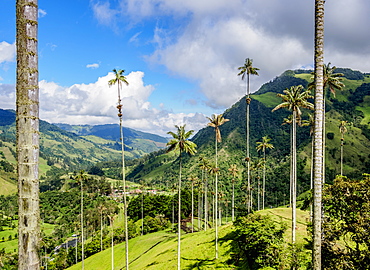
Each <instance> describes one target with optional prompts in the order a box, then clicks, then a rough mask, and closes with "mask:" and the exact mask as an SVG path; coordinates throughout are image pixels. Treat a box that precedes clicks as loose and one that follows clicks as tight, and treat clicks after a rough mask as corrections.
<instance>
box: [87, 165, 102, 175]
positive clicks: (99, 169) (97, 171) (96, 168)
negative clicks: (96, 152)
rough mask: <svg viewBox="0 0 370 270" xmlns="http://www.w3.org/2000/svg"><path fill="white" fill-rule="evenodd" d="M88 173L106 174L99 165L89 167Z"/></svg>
mask: <svg viewBox="0 0 370 270" xmlns="http://www.w3.org/2000/svg"><path fill="white" fill-rule="evenodd" d="M88 173H89V174H92V175H99V176H103V175H104V171H103V170H102V168H99V167H98V166H92V167H91V168H90V169H89V171H88Z"/></svg>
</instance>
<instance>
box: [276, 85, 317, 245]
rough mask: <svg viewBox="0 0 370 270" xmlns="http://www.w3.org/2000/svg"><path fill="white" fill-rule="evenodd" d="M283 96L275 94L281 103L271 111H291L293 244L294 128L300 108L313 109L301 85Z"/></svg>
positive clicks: (295, 194)
mask: <svg viewBox="0 0 370 270" xmlns="http://www.w3.org/2000/svg"><path fill="white" fill-rule="evenodd" d="M283 92H284V94H277V95H278V96H279V97H281V98H282V100H283V102H282V103H280V104H279V105H277V106H276V107H275V108H274V109H272V111H276V110H278V109H281V108H287V109H289V110H291V111H292V113H293V116H292V145H291V147H292V157H291V160H292V170H291V172H292V177H291V181H292V183H291V187H292V196H291V197H292V243H295V227H296V196H297V191H296V187H297V150H296V145H297V142H296V140H297V139H296V133H297V132H296V128H297V122H298V123H299V124H300V122H301V115H302V112H301V109H300V108H301V107H302V108H307V109H311V110H312V109H313V104H312V103H310V102H308V101H307V99H309V98H312V96H311V95H310V91H309V90H304V88H303V86H302V85H298V86H292V87H290V89H288V88H287V89H285V90H284V91H283Z"/></svg>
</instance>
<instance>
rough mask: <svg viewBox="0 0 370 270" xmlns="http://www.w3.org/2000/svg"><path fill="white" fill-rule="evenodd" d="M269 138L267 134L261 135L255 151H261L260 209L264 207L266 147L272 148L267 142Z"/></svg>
mask: <svg viewBox="0 0 370 270" xmlns="http://www.w3.org/2000/svg"><path fill="white" fill-rule="evenodd" d="M269 141H271V139H270V138H269V137H268V136H264V137H262V142H257V147H256V149H257V152H259V151H262V152H263V180H262V209H265V188H266V149H273V148H274V146H273V145H272V144H271V143H269Z"/></svg>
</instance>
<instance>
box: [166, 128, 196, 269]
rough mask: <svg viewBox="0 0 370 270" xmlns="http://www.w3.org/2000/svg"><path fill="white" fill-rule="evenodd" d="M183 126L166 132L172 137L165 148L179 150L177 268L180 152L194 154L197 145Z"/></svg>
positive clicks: (179, 242) (178, 253)
mask: <svg viewBox="0 0 370 270" xmlns="http://www.w3.org/2000/svg"><path fill="white" fill-rule="evenodd" d="M185 126H186V125H183V126H177V125H175V127H176V128H177V132H176V133H174V132H172V131H169V132H167V134H170V135H171V136H172V137H173V139H171V140H170V141H169V142H168V143H167V146H169V148H168V149H167V152H170V151H180V154H179V163H180V165H179V184H178V196H179V198H178V204H179V209H178V216H177V217H178V220H177V222H178V226H177V228H178V232H177V234H178V240H177V269H178V270H180V269H181V170H182V153H187V154H189V155H194V154H195V153H196V152H197V150H196V147H197V145H196V144H195V143H194V142H192V141H189V140H188V139H189V137H190V136H191V135H192V134H193V133H194V130H189V131H185Z"/></svg>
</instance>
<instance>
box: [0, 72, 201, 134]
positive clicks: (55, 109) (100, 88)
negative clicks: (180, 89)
mask: <svg viewBox="0 0 370 270" xmlns="http://www.w3.org/2000/svg"><path fill="white" fill-rule="evenodd" d="M143 77H144V73H143V72H140V71H136V72H131V73H130V74H128V75H127V76H126V78H127V81H128V82H129V85H128V86H123V87H122V91H121V99H122V105H123V109H122V113H123V123H124V125H125V126H127V127H130V128H134V129H138V130H141V131H145V132H151V133H155V134H160V135H166V133H167V131H169V130H171V129H173V126H174V125H181V124H184V123H185V124H187V125H188V128H192V129H195V130H198V129H199V128H202V127H204V125H205V123H206V118H205V116H204V115H202V114H193V113H190V114H183V113H180V114H175V113H172V112H171V111H167V110H166V109H165V108H164V106H163V107H162V106H161V108H159V109H157V108H152V106H151V103H150V102H149V101H148V99H149V96H150V95H151V93H152V92H153V91H154V90H155V89H154V87H153V86H152V85H145V84H144V82H143ZM113 78H114V74H113V73H112V72H110V73H108V75H106V76H104V77H100V78H98V80H97V81H96V82H94V83H91V84H74V85H72V86H70V87H63V86H60V85H58V84H56V83H54V82H47V81H40V83H39V86H40V118H41V119H43V120H46V121H49V122H51V123H69V124H93V125H94V124H106V123H118V117H117V109H116V105H117V101H118V93H117V86H115V85H113V86H111V87H109V86H108V81H109V80H110V79H113ZM0 86H1V85H0ZM0 98H1V95H0Z"/></svg>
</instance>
